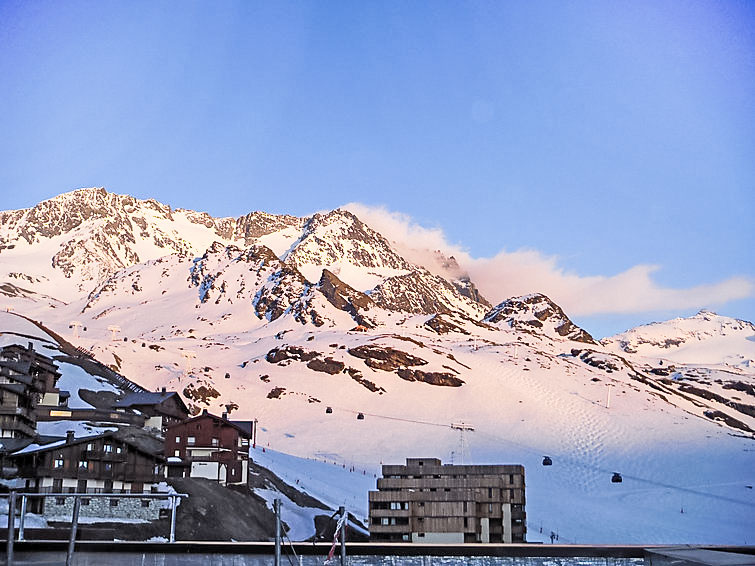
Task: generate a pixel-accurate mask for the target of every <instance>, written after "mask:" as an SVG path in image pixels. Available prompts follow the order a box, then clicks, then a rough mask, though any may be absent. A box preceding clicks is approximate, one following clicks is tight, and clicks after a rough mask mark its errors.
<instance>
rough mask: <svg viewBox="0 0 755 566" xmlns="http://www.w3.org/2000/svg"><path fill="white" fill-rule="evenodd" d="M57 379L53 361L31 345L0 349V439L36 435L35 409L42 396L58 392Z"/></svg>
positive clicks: (58, 374)
mask: <svg viewBox="0 0 755 566" xmlns="http://www.w3.org/2000/svg"><path fill="white" fill-rule="evenodd" d="M59 377H60V372H59V371H58V367H57V365H55V362H54V361H53V360H52V359H51V358H48V357H47V356H43V355H42V354H40V353H38V352H36V351H35V350H34V347H33V345H32V344H31V343H29V345H28V346H27V347H23V346H20V345H17V344H14V345H11V346H5V347H4V348H2V350H0V437H3V438H33V437H34V436H35V435H36V423H37V421H36V412H35V411H36V408H37V406H38V405H39V404H40V403H41V402H42V400H43V397H44V396H45V395H46V394H52V395H55V394H57V393H58V390H57V389H56V384H57V380H58V378H59ZM56 399H57V396H56ZM56 403H57V400H56Z"/></svg>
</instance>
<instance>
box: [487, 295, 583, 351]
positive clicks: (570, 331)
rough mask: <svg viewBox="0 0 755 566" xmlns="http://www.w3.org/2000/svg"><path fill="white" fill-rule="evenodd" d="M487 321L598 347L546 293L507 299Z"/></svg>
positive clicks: (488, 314) (488, 316) (489, 314)
mask: <svg viewBox="0 0 755 566" xmlns="http://www.w3.org/2000/svg"><path fill="white" fill-rule="evenodd" d="M484 321H485V322H488V323H491V324H497V323H504V324H507V325H508V326H509V327H510V328H518V329H522V330H529V331H534V332H536V333H539V334H544V335H546V336H550V337H551V338H564V339H567V340H573V341H575V342H584V343H586V344H595V340H593V337H592V336H590V334H589V333H588V332H587V331H585V330H583V329H582V328H580V327H578V326H577V325H576V324H574V323H573V322H572V321H571V320H569V317H568V316H566V314H565V313H564V311H563V310H561V307H559V306H558V305H557V304H556V303H554V302H553V301H551V300H550V299H549V298H548V297H546V296H545V295H543V294H542V293H534V294H532V295H525V296H523V297H514V298H511V299H507V300H505V301H503V302H502V303H500V304H499V305H497V306H496V307H495V308H494V309H492V310H491V311H490V312H488V313H487V314H486V315H485V318H484Z"/></svg>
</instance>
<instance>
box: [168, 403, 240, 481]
mask: <svg viewBox="0 0 755 566" xmlns="http://www.w3.org/2000/svg"><path fill="white" fill-rule="evenodd" d="M250 438H251V434H250V432H247V430H245V427H243V426H239V425H238V424H236V423H234V422H232V421H229V420H228V418H227V415H226V414H223V416H222V417H218V416H216V415H212V414H210V413H208V412H207V411H206V410H205V411H203V412H202V414H201V415H198V416H196V417H194V418H192V419H188V420H186V421H184V422H182V423H179V424H174V425H171V426H169V427H168V428H167V431H166V433H165V452H164V455H165V457H166V458H167V459H168V475H170V476H173V475H183V474H184V473H186V472H187V471H188V473H189V474H190V475H191V477H203V478H208V479H212V480H216V481H218V482H220V483H222V484H229V483H247V479H248V477H247V475H248V473H249V440H250Z"/></svg>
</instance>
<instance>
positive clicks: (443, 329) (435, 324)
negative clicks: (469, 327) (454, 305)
mask: <svg viewBox="0 0 755 566" xmlns="http://www.w3.org/2000/svg"><path fill="white" fill-rule="evenodd" d="M424 325H425V326H427V327H428V328H429V329H430V330H432V331H434V332H437V333H438V334H448V333H449V332H458V333H459V334H469V332H467V331H466V330H464V329H463V328H462V327H461V326H459V325H458V324H456V323H455V322H453V321H452V320H451V319H450V318H449V317H448V316H447V315H443V314H436V315H435V316H433V317H430V318H429V319H427V320H426V321H425V324H424Z"/></svg>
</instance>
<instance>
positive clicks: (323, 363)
mask: <svg viewBox="0 0 755 566" xmlns="http://www.w3.org/2000/svg"><path fill="white" fill-rule="evenodd" d="M307 367H308V368H309V369H311V370H314V371H321V372H324V373H329V374H330V375H335V374H337V373H341V372H342V371H343V369H344V368H345V367H346V364H344V363H343V362H342V361H340V360H334V359H333V358H325V359H324V360H321V359H319V358H315V359H313V360H310V361H309V362H307Z"/></svg>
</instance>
